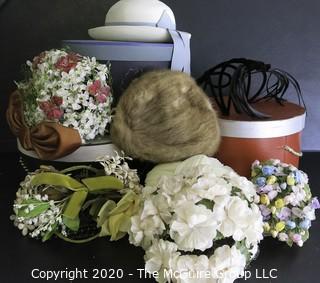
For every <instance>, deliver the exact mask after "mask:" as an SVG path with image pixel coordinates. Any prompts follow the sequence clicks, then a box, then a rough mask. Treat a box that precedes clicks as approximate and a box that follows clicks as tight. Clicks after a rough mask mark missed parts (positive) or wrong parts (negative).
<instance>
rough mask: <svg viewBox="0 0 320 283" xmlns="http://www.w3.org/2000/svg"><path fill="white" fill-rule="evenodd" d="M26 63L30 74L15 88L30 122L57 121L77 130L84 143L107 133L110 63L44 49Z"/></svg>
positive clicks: (109, 116)
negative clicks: (19, 93) (20, 95)
mask: <svg viewBox="0 0 320 283" xmlns="http://www.w3.org/2000/svg"><path fill="white" fill-rule="evenodd" d="M27 65H28V66H29V68H30V70H31V74H30V78H29V79H27V80H26V81H25V82H21V83H18V88H19V90H20V91H21V93H22V94H23V101H24V114H25V120H26V122H27V124H28V125H29V126H34V125H36V124H38V123H40V122H42V121H45V120H49V121H55V122H59V123H61V124H62V125H63V126H65V127H72V128H74V129H76V130H78V131H79V134H80V136H81V138H82V142H83V143H85V142H86V141H89V140H93V139H94V138H95V137H96V136H98V135H100V136H104V135H105V134H106V132H107V126H108V125H109V124H110V122H111V104H112V95H111V92H110V86H109V82H110V81H111V78H110V68H109V66H107V65H103V64H99V63H98V62H96V59H95V58H88V57H82V56H80V55H78V54H74V53H68V52H66V51H63V50H50V51H46V52H43V53H41V54H40V55H39V56H37V57H35V58H34V59H33V62H30V61H28V62H27Z"/></svg>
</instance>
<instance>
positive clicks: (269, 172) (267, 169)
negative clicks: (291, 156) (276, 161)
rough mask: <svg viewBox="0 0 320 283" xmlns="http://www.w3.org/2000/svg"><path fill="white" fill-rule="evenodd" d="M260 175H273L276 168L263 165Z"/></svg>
mask: <svg viewBox="0 0 320 283" xmlns="http://www.w3.org/2000/svg"><path fill="white" fill-rule="evenodd" d="M261 170H262V173H263V175H266V176H271V175H272V174H273V173H275V171H276V168H275V167H274V166H270V165H265V166H263V167H262V169H261Z"/></svg>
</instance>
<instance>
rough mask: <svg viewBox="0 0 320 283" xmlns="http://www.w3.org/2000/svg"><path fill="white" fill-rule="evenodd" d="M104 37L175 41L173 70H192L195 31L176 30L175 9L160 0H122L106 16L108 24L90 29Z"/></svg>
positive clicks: (95, 37) (96, 36)
mask: <svg viewBox="0 0 320 283" xmlns="http://www.w3.org/2000/svg"><path fill="white" fill-rule="evenodd" d="M88 32H89V35H90V37H92V38H93V39H95V40H102V41H131V42H149V43H150V42H151V43H166V42H173V44H174V51H173V55H172V66H171V69H172V70H179V71H184V72H186V73H190V38H191V34H190V33H186V32H181V31H177V30H176V21H175V17H174V14H173V12H172V10H171V9H170V8H169V7H168V6H167V5H166V4H164V3H162V2H161V1H158V0H120V1H118V2H117V3H116V4H115V5H113V6H112V7H111V8H110V9H109V11H108V13H107V16H106V21H105V25H104V26H101V27H96V28H92V29H89V31H88Z"/></svg>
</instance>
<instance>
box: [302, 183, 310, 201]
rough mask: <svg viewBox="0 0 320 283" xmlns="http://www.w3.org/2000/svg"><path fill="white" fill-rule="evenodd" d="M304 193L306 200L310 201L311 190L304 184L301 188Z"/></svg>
mask: <svg viewBox="0 0 320 283" xmlns="http://www.w3.org/2000/svg"><path fill="white" fill-rule="evenodd" d="M303 189H304V190H305V192H306V197H307V199H308V200H309V199H311V198H312V193H311V189H310V186H309V185H308V184H306V185H305V186H304V188H303Z"/></svg>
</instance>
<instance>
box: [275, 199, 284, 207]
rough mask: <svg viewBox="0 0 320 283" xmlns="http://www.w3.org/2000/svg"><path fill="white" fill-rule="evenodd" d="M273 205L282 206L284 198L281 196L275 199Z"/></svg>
mask: <svg viewBox="0 0 320 283" xmlns="http://www.w3.org/2000/svg"><path fill="white" fill-rule="evenodd" d="M275 206H276V208H282V207H284V200H283V199H282V198H280V199H277V200H276V202H275Z"/></svg>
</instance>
